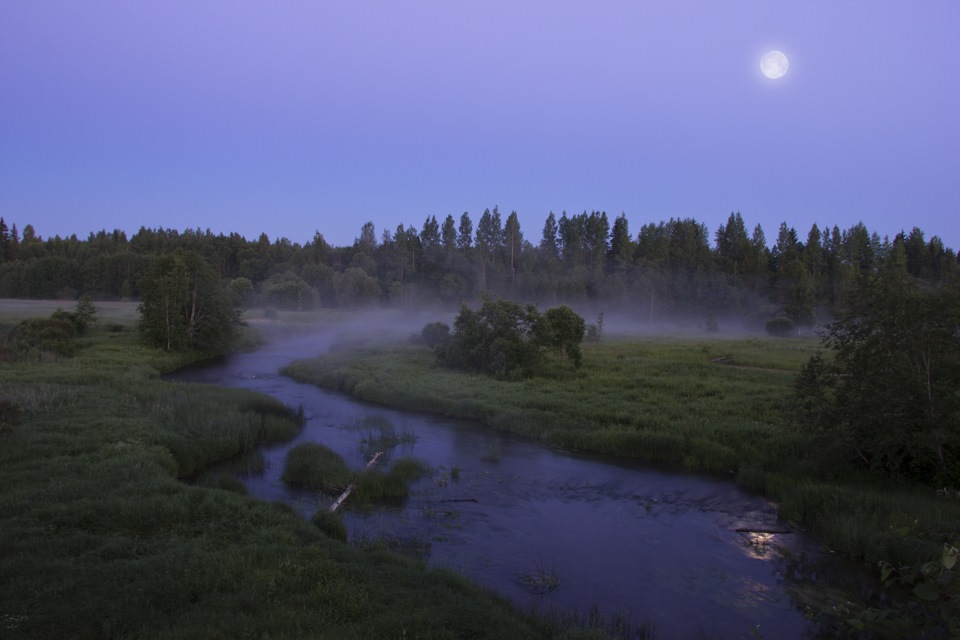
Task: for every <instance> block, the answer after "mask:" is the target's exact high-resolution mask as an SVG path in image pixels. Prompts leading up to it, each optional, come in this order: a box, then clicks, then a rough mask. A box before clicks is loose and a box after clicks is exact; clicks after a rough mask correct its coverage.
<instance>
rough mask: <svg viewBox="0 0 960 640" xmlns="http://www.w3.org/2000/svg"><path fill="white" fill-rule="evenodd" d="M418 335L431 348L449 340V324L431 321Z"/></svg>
mask: <svg viewBox="0 0 960 640" xmlns="http://www.w3.org/2000/svg"><path fill="white" fill-rule="evenodd" d="M420 337H421V338H422V339H423V342H424V344H426V345H427V346H428V347H430V348H431V349H433V348H435V347H438V346H440V345H442V344H446V343H447V341H449V340H450V325H447V324H444V323H443V322H431V323H430V324H428V325H426V326H424V327H423V330H422V331H421V332H420Z"/></svg>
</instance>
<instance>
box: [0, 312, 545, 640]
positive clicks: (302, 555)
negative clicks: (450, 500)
mask: <svg viewBox="0 0 960 640" xmlns="http://www.w3.org/2000/svg"><path fill="white" fill-rule="evenodd" d="M2 314H3V309H2V303H0V316H2ZM46 315H49V314H46ZM84 340H85V343H84V345H83V347H82V348H81V349H80V350H79V351H78V353H77V355H76V356H75V357H74V358H73V359H70V360H66V361H64V362H63V363H62V364H60V365H55V366H50V365H48V364H47V363H43V362H25V363H16V364H14V365H11V366H6V364H5V365H4V366H3V367H0V398H3V399H5V401H7V402H9V403H10V404H11V406H17V407H18V415H17V419H16V420H15V421H13V422H12V423H11V425H9V428H8V427H7V426H6V425H5V426H4V428H3V429H2V430H0V549H2V550H3V552H2V553H0V624H2V627H0V629H2V630H0V635H2V636H3V637H9V638H79V639H86V638H91V639H92V638H97V639H101V638H103V639H114V638H116V639H120V638H144V639H155V638H156V639H159V638H163V639H166V638H170V639H173V638H254V637H255V638H266V637H271V638H302V637H318V638H389V637H402V636H403V635H406V636H407V637H420V638H450V637H477V638H482V637H490V638H495V637H503V638H507V637H509V638H549V637H551V636H553V635H555V632H554V631H553V630H551V629H550V628H548V627H547V626H546V624H545V623H542V622H540V621H538V620H535V619H532V618H528V617H524V616H520V615H518V614H517V613H516V612H514V611H512V610H511V608H510V607H509V605H508V604H507V603H505V602H504V601H503V600H502V599H500V598H498V597H496V596H494V595H492V594H490V593H489V592H486V591H483V590H480V589H478V588H476V587H475V586H473V585H471V584H469V583H468V582H467V581H466V580H463V579H462V578H459V577H457V576H454V575H452V574H450V573H449V572H438V571H430V570H427V569H425V568H424V567H423V565H422V564H418V563H413V562H411V561H409V560H406V559H404V558H401V557H398V556H396V555H393V554H390V553H387V552H384V551H369V552H365V551H359V550H357V549H353V548H351V547H349V546H347V545H344V544H342V543H340V542H338V541H336V540H334V539H332V538H331V537H330V536H328V535H325V534H324V532H323V531H321V530H320V529H319V528H318V527H316V526H312V525H311V524H310V523H308V522H306V521H304V520H303V519H302V518H301V517H299V516H298V515H297V514H295V513H293V512H292V510H290V509H289V508H286V507H283V506H280V505H276V504H269V503H264V502H260V501H257V500H254V499H251V498H249V497H247V496H244V495H240V494H238V493H235V492H233V491H230V490H229V489H231V488H233V489H236V486H235V484H234V483H230V482H229V481H227V482H226V483H223V482H217V481H214V482H215V484H217V485H218V486H219V487H220V488H217V487H207V486H193V485H190V484H186V483H184V482H181V481H180V480H178V477H180V476H183V475H186V474H188V473H190V472H191V471H192V470H196V469H200V468H202V467H203V466H205V465H207V464H209V463H211V462H213V461H216V460H219V459H221V458H222V457H223V456H232V455H234V453H235V452H238V451H242V450H245V449H248V448H249V447H250V446H252V443H255V442H256V441H259V440H264V439H273V438H282V437H287V436H288V435H290V434H292V433H294V432H296V430H297V429H298V421H297V417H296V415H291V414H295V412H291V411H290V410H286V409H282V408H281V407H280V406H278V405H276V404H274V403H273V402H272V401H269V400H266V399H263V398H262V397H258V396H255V395H254V394H251V393H246V392H239V391H234V390H228V389H217V388H215V387H206V386H192V385H184V384H179V383H166V382H162V381H160V380H159V379H158V377H157V370H158V368H159V367H168V366H170V365H171V364H172V363H175V360H174V359H169V358H168V357H167V356H166V355H164V354H160V353H158V352H154V351H152V350H148V349H145V348H144V347H142V346H141V345H139V344H138V343H137V338H136V335H135V333H133V332H111V331H109V330H107V329H106V328H105V327H104V326H103V320H101V327H100V328H98V329H95V330H94V331H93V332H92V333H91V335H90V336H89V337H88V338H85V339H84ZM222 489H228V490H226V491H224V490H222Z"/></svg>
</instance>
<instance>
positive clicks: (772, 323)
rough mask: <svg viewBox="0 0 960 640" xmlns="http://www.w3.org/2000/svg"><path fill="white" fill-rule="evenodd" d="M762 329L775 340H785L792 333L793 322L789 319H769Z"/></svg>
mask: <svg viewBox="0 0 960 640" xmlns="http://www.w3.org/2000/svg"><path fill="white" fill-rule="evenodd" d="M764 328H765V329H766V331H767V333H768V334H770V335H771V336H775V337H777V338H786V337H787V336H790V335H793V333H794V329H793V320H791V319H790V318H771V319H770V320H767V324H766V325H765V326H764Z"/></svg>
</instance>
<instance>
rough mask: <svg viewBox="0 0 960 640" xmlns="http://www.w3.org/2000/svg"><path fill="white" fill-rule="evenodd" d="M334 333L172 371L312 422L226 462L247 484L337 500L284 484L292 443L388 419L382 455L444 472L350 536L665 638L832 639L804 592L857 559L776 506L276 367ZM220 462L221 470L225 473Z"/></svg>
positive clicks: (348, 436) (336, 441) (541, 605)
mask: <svg viewBox="0 0 960 640" xmlns="http://www.w3.org/2000/svg"><path fill="white" fill-rule="evenodd" d="M334 338H335V335H334V333H333V332H332V331H328V332H325V333H317V334H313V335H308V336H299V337H294V338H283V339H278V340H276V341H274V342H273V343H272V344H270V345H269V346H267V347H265V348H263V349H261V350H259V351H256V352H253V353H247V354H242V355H237V356H233V357H230V358H229V359H226V360H223V361H221V362H218V363H215V364H211V365H208V366H205V367H202V368H198V369H193V370H189V371H184V372H181V373H179V374H177V375H176V376H174V377H175V378H176V379H180V380H187V381H195V382H206V383H214V384H220V385H226V386H232V387H242V388H246V389H254V390H256V391H260V392H263V393H266V394H268V395H271V396H274V397H275V398H278V399H280V400H282V401H283V402H284V403H287V404H289V405H292V406H294V407H295V406H297V405H300V404H302V405H303V407H304V409H305V411H306V415H307V422H306V425H305V427H304V429H303V430H302V431H301V432H300V433H299V435H298V436H297V437H296V438H295V439H294V440H292V441H290V442H285V443H282V444H279V445H271V446H266V447H262V448H261V449H260V450H259V451H258V452H257V453H256V456H254V457H253V458H246V459H243V460H238V461H232V462H231V464H230V465H228V466H227V467H224V468H223V469H222V470H229V471H230V472H231V473H233V474H235V475H236V476H237V477H238V478H240V479H241V480H242V481H243V482H244V483H245V484H246V485H247V488H248V490H249V492H250V494H251V495H253V496H256V497H258V498H262V499H265V500H273V501H282V502H285V503H287V504H289V505H291V506H292V507H293V508H294V509H296V510H297V511H298V512H300V513H302V514H303V515H304V516H305V517H309V516H311V515H312V514H313V513H314V512H315V511H316V510H317V509H318V508H325V507H326V505H328V504H329V503H330V499H329V498H327V497H325V496H321V495H318V494H315V493H311V492H307V491H300V490H293V489H290V488H289V487H287V486H285V485H284V484H283V483H282V482H281V481H280V474H281V472H282V470H283V464H284V458H285V456H286V454H287V452H288V451H289V450H290V449H291V448H292V447H294V446H296V445H297V444H299V443H301V442H307V441H313V442H320V443H322V444H324V445H326V446H328V447H330V448H332V449H334V450H336V451H337V452H338V453H340V454H341V455H342V456H343V457H344V458H345V459H346V460H347V462H348V463H349V464H351V465H352V466H354V467H356V468H359V467H362V466H363V464H364V463H365V461H366V459H367V456H368V455H369V454H370V451H371V446H370V445H369V443H365V442H363V440H366V439H368V438H369V436H370V434H371V433H373V432H374V431H375V430H376V428H377V426H378V425H383V424H386V423H389V424H391V425H392V428H393V430H394V432H395V433H396V434H397V435H398V436H399V437H398V440H400V441H401V442H399V443H398V444H396V445H395V446H393V447H388V448H387V454H388V457H389V456H394V457H399V456H413V457H416V458H419V459H421V460H423V461H424V462H427V463H428V464H429V465H431V466H432V467H433V468H434V469H435V471H434V472H433V474H432V475H430V476H429V477H427V478H424V479H422V480H420V481H418V482H416V483H414V484H413V485H412V487H411V496H410V498H408V499H407V500H405V501H404V502H403V503H402V504H398V505H392V506H384V507H377V508H374V509H371V510H364V511H355V510H350V509H347V510H346V512H345V521H346V523H347V527H348V531H349V535H350V538H351V540H354V541H356V540H363V539H389V540H391V541H392V542H393V543H394V544H397V545H398V546H402V547H405V548H406V549H407V550H413V551H415V552H417V553H419V554H422V556H423V557H425V559H426V560H427V561H428V562H429V563H430V564H431V565H438V566H445V567H451V568H453V569H455V570H457V571H459V572H461V573H463V574H465V575H467V576H469V577H471V578H472V579H473V580H475V581H477V582H478V583H480V584H482V585H485V586H487V587H489V588H491V589H493V590H495V591H497V592H499V593H501V594H503V595H504V596H506V597H508V598H510V599H511V600H512V601H514V602H515V603H516V604H517V605H518V606H519V607H520V608H522V609H527V610H529V609H535V610H538V611H541V612H550V611H553V612H558V611H567V612H569V611H575V612H580V613H581V614H588V613H589V612H591V611H593V612H594V613H595V614H597V613H598V614H600V615H601V616H605V617H608V618H613V617H616V618H618V619H619V620H620V621H628V622H630V623H632V624H633V625H640V624H647V623H649V624H651V625H652V626H653V627H654V630H655V633H656V637H659V638H754V637H758V635H757V634H759V636H760V637H763V638H767V639H768V640H770V639H791V638H816V637H825V636H824V633H825V632H824V631H823V630H821V629H818V628H817V627H816V626H815V624H814V623H813V622H811V620H810V618H809V617H808V616H805V615H804V608H805V605H804V602H806V601H807V598H808V597H810V596H811V595H812V594H815V593H816V592H817V591H819V590H821V589H823V588H833V587H850V588H854V589H856V588H857V585H859V584H862V580H863V573H862V572H861V571H860V569H859V568H858V567H856V566H852V564H850V563H846V562H844V561H843V560H842V559H840V558H837V557H836V556H832V555H830V554H829V553H826V552H824V551H823V550H821V549H820V547H819V546H818V545H817V543H816V541H815V540H814V539H812V538H811V537H809V536H808V535H806V534H804V533H803V532H800V531H790V532H788V533H745V532H737V529H741V530H742V529H750V530H754V531H756V530H785V529H787V527H786V525H785V524H784V523H781V522H778V521H777V518H776V512H775V508H774V506H773V505H772V504H771V503H770V502H769V501H767V500H766V499H764V498H763V497H762V496H761V495H758V494H756V493H752V492H750V491H747V490H744V489H742V488H740V487H738V486H737V485H736V484H734V483H733V482H731V481H729V480H727V479H726V478H723V477H719V476H715V475H706V474H697V473H693V472H690V471H688V470H683V469H680V468H678V467H665V466H654V465H650V464H647V463H640V462H632V461H630V462H624V461H620V460H615V459H607V458H602V457H600V456H587V455H578V454H575V453H570V452H566V451H560V450H556V449H551V448H548V447H544V446H542V445H540V444H538V443H535V442H531V441H529V440H524V439H521V438H519V437H515V436H512V435H510V434H505V433H500V432H495V431H493V430H491V429H488V428H484V427H482V426H479V425H476V424H473V423H468V422H462V421H456V420H450V419H444V418H437V417H433V416H425V415H420V414H414V413H409V412H402V411H395V410H391V409H386V408H383V407H378V406H372V405H369V404H364V403H361V402H358V401H355V400H352V399H351V398H348V397H345V396H344V395H341V394H338V393H333V392H329V391H325V390H322V389H318V388H316V387H313V386H310V385H306V384H300V383H297V382H294V381H293V380H291V379H289V378H286V377H284V376H281V375H279V373H278V371H279V369H280V367H282V366H283V365H285V364H287V363H289V362H291V361H293V360H297V359H302V358H307V357H312V356H315V355H318V354H320V353H323V352H324V351H325V350H327V349H329V348H330V346H331V344H332V343H333V340H334ZM222 470H221V471H222Z"/></svg>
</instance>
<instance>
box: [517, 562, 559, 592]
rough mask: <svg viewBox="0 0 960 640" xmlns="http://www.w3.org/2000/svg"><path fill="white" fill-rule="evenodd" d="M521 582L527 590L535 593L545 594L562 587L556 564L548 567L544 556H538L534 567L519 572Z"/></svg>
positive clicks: (518, 578) (518, 576)
mask: <svg viewBox="0 0 960 640" xmlns="http://www.w3.org/2000/svg"><path fill="white" fill-rule="evenodd" d="M517 582H519V583H520V584H521V585H522V586H523V587H524V588H525V589H526V590H527V591H529V592H530V593H533V594H535V595H539V596H542V595H545V594H547V593H550V592H552V591H555V590H557V589H559V588H560V577H559V576H558V575H557V568H556V565H555V564H552V565H550V567H549V568H547V567H546V566H545V565H544V564H543V558H537V561H536V563H534V565H533V567H531V568H530V569H528V570H527V571H523V572H521V573H518V574H517Z"/></svg>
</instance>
